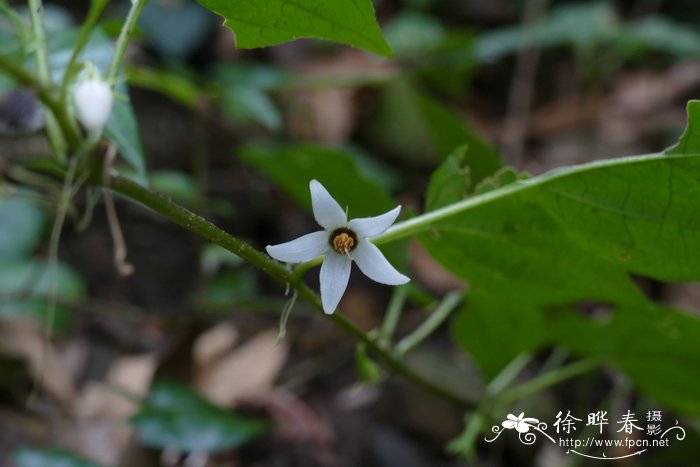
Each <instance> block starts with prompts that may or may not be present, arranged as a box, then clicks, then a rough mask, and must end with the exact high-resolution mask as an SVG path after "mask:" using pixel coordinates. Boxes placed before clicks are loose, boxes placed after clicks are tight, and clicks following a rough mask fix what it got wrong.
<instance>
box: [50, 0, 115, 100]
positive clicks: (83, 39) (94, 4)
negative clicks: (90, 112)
mask: <svg viewBox="0 0 700 467" xmlns="http://www.w3.org/2000/svg"><path fill="white" fill-rule="evenodd" d="M108 1H109V0H92V1H91V2H90V9H89V10H88V13H87V16H86V17H85V21H83V25H82V26H81V27H80V35H79V36H78V40H77V41H76V43H75V46H74V47H73V51H72V52H71V56H70V59H69V60H68V65H66V71H65V74H64V75H63V81H62V82H61V91H60V96H61V98H60V99H61V102H63V103H64V104H65V103H67V102H68V87H69V86H70V84H71V83H72V82H73V77H74V76H75V73H76V71H77V70H76V61H77V60H78V55H80V52H82V51H83V49H84V48H85V44H87V41H88V39H89V38H90V33H91V32H92V30H93V28H94V27H95V24H97V20H98V19H99V18H100V15H101V14H102V11H104V9H105V7H106V6H107V3H108Z"/></svg>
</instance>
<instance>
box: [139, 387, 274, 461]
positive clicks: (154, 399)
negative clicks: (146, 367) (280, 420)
mask: <svg viewBox="0 0 700 467" xmlns="http://www.w3.org/2000/svg"><path fill="white" fill-rule="evenodd" d="M131 421H132V423H133V425H134V427H135V428H136V433H137V435H138V437H139V438H140V439H141V441H142V442H143V443H145V444H146V445H148V446H152V447H157V448H166V447H167V448H171V449H177V450H180V451H186V452H200V453H208V452H215V451H221V450H225V449H232V448H235V447H237V446H240V445H241V444H244V443H245V442H247V441H250V440H251V439H253V438H254V437H256V436H258V435H260V434H261V433H263V432H264V431H265V430H266V428H267V424H266V423H264V422H261V421H257V420H252V419H248V418H244V417H242V416H240V415H236V414H234V413H232V412H229V411H226V410H223V409H221V408H219V407H216V406H214V405H212V404H210V403H209V402H207V401H205V400H204V399H202V398H201V397H200V396H199V395H197V394H196V393H195V392H193V391H192V390H191V389H189V388H187V387H186V386H184V385H181V384H178V383H173V382H164V381H161V382H158V383H156V384H155V385H154V386H153V388H152V390H151V393H150V395H149V397H148V399H147V400H146V402H145V403H144V404H143V406H142V407H141V410H139V412H138V413H137V414H136V415H134V417H132V419H131Z"/></svg>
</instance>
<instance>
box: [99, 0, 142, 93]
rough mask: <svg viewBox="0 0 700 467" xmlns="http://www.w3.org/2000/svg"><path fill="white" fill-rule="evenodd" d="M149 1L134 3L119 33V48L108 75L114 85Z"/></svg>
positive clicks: (115, 52) (138, 0)
mask: <svg viewBox="0 0 700 467" xmlns="http://www.w3.org/2000/svg"><path fill="white" fill-rule="evenodd" d="M147 1H148V0H136V1H132V4H131V9H130V10H129V14H128V15H127V17H126V21H124V26H122V30H121V32H120V33H119V39H117V47H116V50H115V51H114V57H113V58H112V63H111V64H110V66H109V71H108V73H107V81H108V82H109V83H110V84H111V85H114V83H115V81H116V79H117V73H119V68H120V67H121V66H122V62H123V61H124V54H125V53H126V48H127V46H128V45H129V42H130V41H131V36H132V35H133V33H134V28H135V27H136V22H137V21H138V19H139V16H141V12H142V11H143V8H144V7H145V6H146V2H147Z"/></svg>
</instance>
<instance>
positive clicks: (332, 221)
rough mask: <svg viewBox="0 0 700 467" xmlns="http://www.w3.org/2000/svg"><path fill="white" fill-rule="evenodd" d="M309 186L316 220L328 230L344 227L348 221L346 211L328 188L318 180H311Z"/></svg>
mask: <svg viewBox="0 0 700 467" xmlns="http://www.w3.org/2000/svg"><path fill="white" fill-rule="evenodd" d="M309 188H310V189H311V205H312V207H313V210H314V217H315V218H316V222H318V224H319V225H320V226H321V227H323V228H324V229H326V230H328V231H333V230H335V229H337V228H338V227H344V226H345V224H347V222H348V218H347V216H346V215H345V211H343V208H341V207H340V205H339V204H338V202H337V201H336V200H335V199H333V197H332V196H331V195H330V193H328V190H326V189H325V188H324V187H323V185H321V183H319V182H318V181H317V180H311V182H310V183H309Z"/></svg>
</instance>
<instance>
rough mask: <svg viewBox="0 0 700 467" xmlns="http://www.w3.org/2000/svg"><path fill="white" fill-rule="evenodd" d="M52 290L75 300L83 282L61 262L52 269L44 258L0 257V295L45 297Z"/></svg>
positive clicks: (78, 296) (80, 296)
mask: <svg viewBox="0 0 700 467" xmlns="http://www.w3.org/2000/svg"><path fill="white" fill-rule="evenodd" d="M53 291H55V292H56V295H57V298H59V299H65V300H76V299H80V298H82V297H83V296H84V295H85V285H84V284H83V281H82V279H81V278H80V276H79V275H78V274H76V273H75V272H74V271H73V270H72V269H71V268H70V267H69V266H68V265H66V264H64V263H61V262H59V263H58V264H56V267H55V269H54V268H51V267H49V265H48V262H47V261H44V260H31V259H26V258H18V259H14V260H12V259H8V258H1V259H0V296H2V295H6V296H21V297H44V298H46V297H48V296H49V295H50V294H51V292H53Z"/></svg>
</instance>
